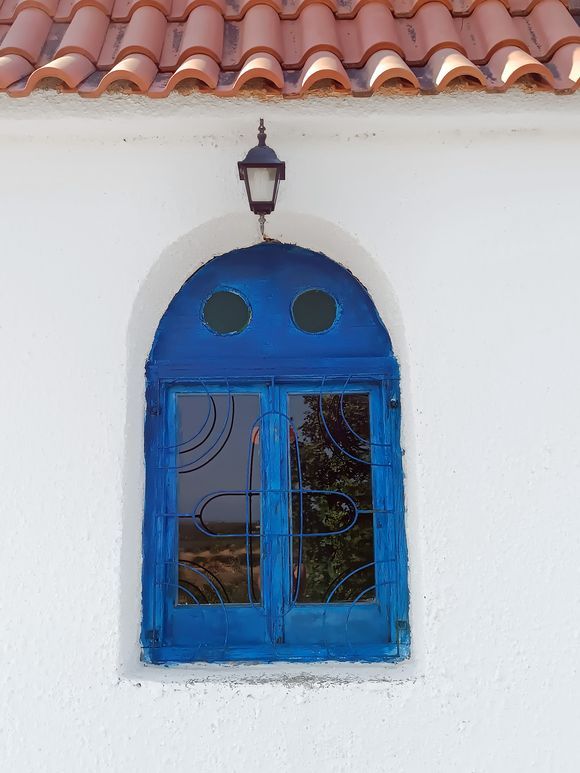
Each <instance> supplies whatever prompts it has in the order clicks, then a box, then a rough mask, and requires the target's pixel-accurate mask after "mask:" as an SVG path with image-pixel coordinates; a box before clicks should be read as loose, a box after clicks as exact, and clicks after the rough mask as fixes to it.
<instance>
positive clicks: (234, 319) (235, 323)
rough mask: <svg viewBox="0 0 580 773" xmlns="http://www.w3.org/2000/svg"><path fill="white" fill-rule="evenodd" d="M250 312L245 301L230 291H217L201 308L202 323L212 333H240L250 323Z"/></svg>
mask: <svg viewBox="0 0 580 773" xmlns="http://www.w3.org/2000/svg"><path fill="white" fill-rule="evenodd" d="M250 317H251V312H250V307H249V306H248V304H247V303H246V301H245V300H244V299H243V298H242V296H241V295H238V293H234V292H232V291H231V290H218V291H217V292H215V293H214V294H213V295H210V297H209V298H208V299H207V301H206V302H205V304H204V306H203V321H204V322H205V324H206V325H207V326H208V327H209V329H210V330H211V331H213V332H214V333H219V334H220V335H228V334H232V333H241V332H242V330H243V329H244V328H245V327H247V325H248V323H249V322H250Z"/></svg>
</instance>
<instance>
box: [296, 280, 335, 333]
mask: <svg viewBox="0 0 580 773" xmlns="http://www.w3.org/2000/svg"><path fill="white" fill-rule="evenodd" d="M336 313H337V306H336V301H335V300H334V298H333V297H332V295H330V294H329V293H327V292H325V291H324V290H305V291H304V292H303V293H300V295H297V296H296V298H295V299H294V303H293V304H292V319H293V320H294V324H295V325H296V327H298V328H300V330H302V331H304V332H305V333H324V332H325V331H326V330H329V329H330V328H331V327H332V326H333V324H334V321H335V319H336Z"/></svg>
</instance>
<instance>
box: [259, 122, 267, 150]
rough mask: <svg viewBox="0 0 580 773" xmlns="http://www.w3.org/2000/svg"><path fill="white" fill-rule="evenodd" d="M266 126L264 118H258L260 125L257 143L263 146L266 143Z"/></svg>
mask: <svg viewBox="0 0 580 773" xmlns="http://www.w3.org/2000/svg"><path fill="white" fill-rule="evenodd" d="M266 136H267V135H266V126H265V124H264V119H263V118H260V125H259V126H258V145H259V146H260V147H261V148H263V147H264V145H265V144H266Z"/></svg>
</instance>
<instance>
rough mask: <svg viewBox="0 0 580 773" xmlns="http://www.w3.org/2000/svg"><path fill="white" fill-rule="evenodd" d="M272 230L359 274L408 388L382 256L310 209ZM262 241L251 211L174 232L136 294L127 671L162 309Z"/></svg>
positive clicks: (126, 543) (124, 552) (123, 612)
mask: <svg viewBox="0 0 580 773" xmlns="http://www.w3.org/2000/svg"><path fill="white" fill-rule="evenodd" d="M268 235H269V237H270V238H272V239H275V240H277V241H280V242H283V243H287V244H290V245H296V246H299V247H301V248H304V249H308V250H312V251H313V252H321V253H323V254H324V255H325V256H326V257H328V258H330V259H331V260H333V261H335V262H336V263H338V264H339V265H341V266H343V267H344V268H346V269H347V270H349V271H350V272H351V273H352V274H353V275H354V277H355V278H356V279H358V281H359V282H360V283H361V284H362V286H363V287H364V288H365V289H366V290H367V292H368V293H369V296H370V297H371V299H372V301H373V303H374V305H375V307H376V310H377V312H378V314H379V316H380V319H381V321H382V323H383V324H384V326H385V327H386V330H387V331H388V335H389V336H390V340H391V343H392V349H393V352H394V354H395V357H396V358H397V360H398V363H399V367H400V372H401V380H402V389H403V390H404V389H405V387H404V385H405V381H406V371H407V361H406V356H405V352H406V347H405V340H404V329H403V324H402V319H401V314H400V309H399V304H398V302H397V299H396V295H395V292H394V289H393V287H392V286H391V284H390V282H389V280H388V276H387V271H386V267H385V265H384V264H383V263H382V261H381V256H373V255H371V254H370V253H369V252H368V251H367V250H365V248H364V247H363V246H362V245H361V244H360V242H358V241H357V240H356V239H355V238H353V236H352V235H351V234H349V233H347V232H345V231H344V230H343V229H341V228H340V227H339V226H337V225H336V224H335V223H331V222H329V221H327V220H324V219H322V218H318V217H315V216H312V215H309V214H304V213H298V212H296V213H291V212H285V213H281V214H278V215H276V217H275V218H274V219H273V221H272V226H271V227H270V229H269V232H268ZM260 243H261V239H260V238H259V236H258V234H257V228H256V224H255V222H254V219H253V218H252V217H250V216H248V214H247V213H237V214H228V215H225V216H223V217H221V218H216V219H214V220H211V221H208V222H206V223H204V224H202V225H200V226H198V227H196V228H194V229H192V230H191V231H189V232H188V233H186V234H184V235H182V236H181V237H179V238H178V239H176V240H175V241H174V242H173V243H172V244H171V245H169V246H168V247H167V248H166V249H165V250H164V251H163V252H162V253H161V255H160V256H159V258H158V259H157V260H156V261H155V262H154V263H153V264H151V265H150V266H149V268H148V270H147V272H146V273H145V274H144V276H143V279H142V280H141V282H140V284H139V287H138V290H137V293H136V295H135V300H134V303H133V306H132V309H131V313H130V317H129V321H128V326H127V365H126V373H127V380H126V384H127V391H126V425H125V455H124V460H123V491H124V496H123V521H122V538H121V539H122V541H121V567H120V572H121V582H120V588H121V599H120V623H119V630H120V640H119V668H120V671H121V673H124V674H126V675H129V676H130V675H135V674H138V675H140V671H139V668H140V667H141V666H140V663H139V653H140V644H139V632H140V620H141V563H142V553H141V534H142V522H143V503H144V478H145V475H144V463H143V427H144V422H143V419H144V411H145V365H146V362H147V358H148V356H149V353H150V351H151V347H152V344H153V341H154V338H155V334H156V330H157V327H158V325H159V322H160V320H161V319H162V317H163V314H164V313H165V311H166V309H167V308H168V306H169V304H170V303H171V301H172V299H173V297H174V296H175V295H176V294H177V293H178V292H179V290H180V288H181V287H182V286H183V285H184V283H185V282H186V281H187V279H188V278H189V277H190V276H192V275H193V274H194V273H195V272H196V271H197V270H198V269H199V268H200V267H201V266H202V265H203V264H205V263H207V262H208V261H210V260H211V259H212V258H213V257H215V256H218V255H223V254H225V253H228V252H231V251H234V250H239V249H241V248H244V247H250V246H253V245H257V244H260ZM405 398H406V396H405V397H404V399H405ZM406 413H407V411H404V412H403V428H402V441H403V445H405V439H406V435H407V434H408V432H407V431H406V430H405V414H406ZM408 496H409V491H408V490H407V497H408Z"/></svg>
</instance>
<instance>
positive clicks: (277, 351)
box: [148, 244, 398, 378]
mask: <svg viewBox="0 0 580 773" xmlns="http://www.w3.org/2000/svg"><path fill="white" fill-rule="evenodd" d="M148 364H149V367H151V366H153V365H154V366H156V368H157V370H158V375H162V376H171V375H180V373H182V372H183V371H184V370H187V373H188V374H189V375H190V376H199V377H205V376H220V375H224V376H225V375H227V376H229V377H231V376H235V375H237V374H248V373H256V374H258V373H263V374H268V375H282V374H283V375H294V374H295V375H302V374H304V373H306V372H307V373H309V374H313V373H336V374H337V375H341V374H344V373H347V372H348V373H358V374H362V373H369V374H374V373H380V374H381V375H382V376H384V377H387V378H396V377H398V367H397V363H396V360H395V358H394V356H393V352H392V346H391V341H390V338H389V335H388V333H387V331H386V329H385V327H384V325H383V323H382V322H381V319H380V317H379V315H378V313H377V310H376V308H375V306H374V304H373V302H372V300H371V298H370V296H369V294H368V292H367V291H366V290H365V288H364V287H363V286H362V284H361V283H360V282H359V281H358V280H357V279H355V277H354V276H353V275H352V274H351V273H350V272H349V271H347V270H346V269H345V268H343V267H342V266H340V265H339V264H338V263H335V262H334V261H332V260H330V259H329V258H327V257H326V256H324V255H322V254H320V253H315V252H312V251H310V250H305V249H301V248H299V247H295V246H293V245H287V244H263V245H259V246H256V247H250V248H247V249H241V250H236V251H234V252H230V253H228V254H226V255H221V256H219V257H216V258H214V259H213V260H211V261H209V262H208V263H206V264H205V265H204V266H202V267H201V268H200V269H199V270H198V271H196V272H195V274H193V275H192V276H191V277H190V278H189V279H188V280H187V281H186V282H185V284H184V285H183V286H182V288H181V289H180V290H179V292H178V293H177V294H176V295H175V297H174V298H173V300H172V301H171V303H170V304H169V307H168V308H167V310H166V312H165V314H164V315H163V317H162V319H161V322H160V324H159V327H158V330H157V333H156V336H155V341H154V344H153V347H152V349H151V354H150V357H149V363H148Z"/></svg>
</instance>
